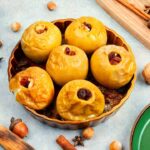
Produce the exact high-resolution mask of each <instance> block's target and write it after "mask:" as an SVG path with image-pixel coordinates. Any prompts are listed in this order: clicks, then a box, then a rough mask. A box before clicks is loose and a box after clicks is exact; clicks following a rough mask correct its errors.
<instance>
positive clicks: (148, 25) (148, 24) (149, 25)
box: [147, 20, 150, 29]
mask: <svg viewBox="0 0 150 150" xmlns="http://www.w3.org/2000/svg"><path fill="white" fill-rule="evenodd" d="M147 27H148V28H149V29H150V20H149V21H148V22H147Z"/></svg>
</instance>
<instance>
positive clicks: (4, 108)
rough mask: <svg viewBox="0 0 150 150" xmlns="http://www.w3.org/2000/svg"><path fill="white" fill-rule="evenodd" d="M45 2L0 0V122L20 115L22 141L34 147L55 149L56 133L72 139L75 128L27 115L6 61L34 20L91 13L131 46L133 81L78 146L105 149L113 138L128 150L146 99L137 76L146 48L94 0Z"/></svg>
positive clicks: (148, 57) (149, 58) (6, 122)
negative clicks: (17, 27) (51, 6)
mask: <svg viewBox="0 0 150 150" xmlns="http://www.w3.org/2000/svg"><path fill="white" fill-rule="evenodd" d="M47 2H48V0H0V40H2V41H3V44H4V45H3V47H2V48H1V49H0V57H1V56H2V57H4V60H3V61H2V63H1V64H0V124H2V125H4V126H6V127H8V126H9V120H10V118H11V117H12V116H14V117H20V118H22V119H23V120H24V121H25V122H26V123H27V125H28V127H29V130H30V132H29V136H28V137H27V138H25V140H26V141H27V142H28V143H30V144H31V145H32V146H33V147H35V148H36V149H37V150H50V149H51V150H59V149H60V148H59V146H58V145H57V144H56V142H55V139H56V137H57V136H58V135H60V134H63V135H65V136H66V137H67V138H68V139H72V138H73V137H74V136H75V135H77V134H79V132H80V131H79V130H78V131H68V130H61V129H55V128H52V127H49V126H47V125H45V124H42V123H40V122H39V121H38V120H36V119H34V118H33V117H32V116H30V114H28V112H26V111H25V110H24V109H23V107H22V106H21V105H19V104H18V103H17V102H16V101H15V97H14V96H13V95H12V93H10V92H9V89H8V80H7V63H8V58H9V56H10V53H11V51H12V49H13V48H14V46H15V44H16V43H17V41H18V40H19V39H20V37H21V34H22V32H23V30H24V29H25V28H26V27H27V26H28V25H30V24H31V23H33V22H34V21H37V20H50V21H52V20H55V19H60V18H76V17H80V16H94V17H96V18H98V19H100V20H101V21H102V22H103V23H104V24H105V25H107V26H109V27H110V28H113V29H114V30H116V31H117V32H118V33H119V34H121V35H122V36H123V37H124V38H125V39H126V41H127V42H128V43H129V44H130V46H131V47H132V49H133V52H134V54H135V57H136V61H137V69H138V70H137V82H136V86H135V88H134V91H133V92H132V94H131V96H130V98H129V100H128V101H127V102H126V103H125V104H124V105H123V107H122V108H121V109H120V110H119V111H118V112H117V113H116V115H114V116H113V117H111V118H110V119H109V120H107V121H106V122H104V123H102V124H99V125H98V126H96V127H95V131H96V132H95V136H94V138H93V139H92V140H90V141H87V142H85V147H84V148H79V149H82V150H98V149H100V150H107V149H108V145H109V143H110V142H111V141H112V140H114V139H116V140H120V141H121V142H122V143H123V145H124V146H125V149H126V150H128V149H129V137H130V131H131V128H132V125H133V123H134V121H135V119H136V117H137V115H138V114H139V112H140V111H141V110H142V109H143V107H144V106H145V105H147V104H148V103H149V100H150V99H149V97H150V92H149V91H150V86H148V85H146V84H145V83H144V80H143V78H142V76H141V71H142V69H143V67H144V65H145V64H146V63H148V62H149V61H150V51H149V50H148V49H146V48H145V47H144V46H143V45H142V44H141V43H140V42H138V41H137V40H136V39H135V38H134V37H133V36H132V35H130V33H128V32H127V31H126V30H125V29H123V28H122V27H121V26H120V25H119V24H118V23H117V22H116V21H115V20H113V19H112V18H111V17H110V16H109V15H108V14H107V13H105V11H104V10H102V9H101V8H100V7H99V6H98V5H97V4H96V2H95V0H56V3H57V5H58V7H57V9H56V10H55V11H49V10H48V9H47V6H46V5H47ZM14 21H19V22H20V23H21V24H22V26H23V28H22V29H21V31H19V32H18V33H14V32H12V31H11V29H10V24H11V23H12V22H14Z"/></svg>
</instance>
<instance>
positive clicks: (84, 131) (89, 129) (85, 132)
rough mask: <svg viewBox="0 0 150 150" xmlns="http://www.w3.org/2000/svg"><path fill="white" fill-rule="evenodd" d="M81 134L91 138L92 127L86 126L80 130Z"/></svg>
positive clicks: (92, 134)
mask: <svg viewBox="0 0 150 150" xmlns="http://www.w3.org/2000/svg"><path fill="white" fill-rule="evenodd" d="M82 136H83V138H85V139H91V138H92V137H93V136H94V129H93V128H92V127H88V128H86V129H84V130H83V131H82Z"/></svg>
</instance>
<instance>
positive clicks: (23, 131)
mask: <svg viewBox="0 0 150 150" xmlns="http://www.w3.org/2000/svg"><path fill="white" fill-rule="evenodd" d="M9 129H10V130H11V131H12V132H13V133H15V134H16V135H18V136H19V137H21V138H24V137H26V136H27V134H28V127H27V126H26V124H25V123H24V122H22V120H21V119H15V118H13V117H12V118H11V124H10V126H9Z"/></svg>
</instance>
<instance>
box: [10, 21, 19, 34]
mask: <svg viewBox="0 0 150 150" xmlns="http://www.w3.org/2000/svg"><path fill="white" fill-rule="evenodd" d="M20 29H21V24H20V23H19V22H14V23H12V24H11V30H12V31H14V32H18V31H19V30H20Z"/></svg>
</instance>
